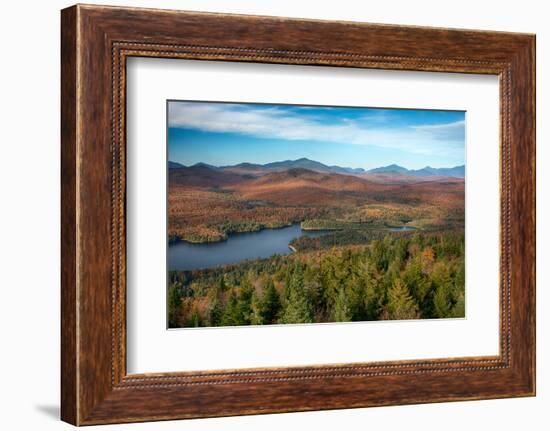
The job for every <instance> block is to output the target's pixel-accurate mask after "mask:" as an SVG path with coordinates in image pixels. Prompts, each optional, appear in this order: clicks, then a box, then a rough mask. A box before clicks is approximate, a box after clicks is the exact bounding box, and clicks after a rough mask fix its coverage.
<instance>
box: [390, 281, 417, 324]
mask: <svg viewBox="0 0 550 431" xmlns="http://www.w3.org/2000/svg"><path fill="white" fill-rule="evenodd" d="M385 311H386V313H385V314H386V316H384V317H386V318H388V319H390V320H405V319H417V318H418V317H419V312H418V305H417V304H416V302H415V300H414V299H413V297H412V296H411V294H410V292H409V290H408V289H407V287H406V286H405V285H404V284H403V282H402V281H401V280H395V281H394V283H393V285H392V287H391V288H390V289H389V291H388V303H387V305H386V309H385Z"/></svg>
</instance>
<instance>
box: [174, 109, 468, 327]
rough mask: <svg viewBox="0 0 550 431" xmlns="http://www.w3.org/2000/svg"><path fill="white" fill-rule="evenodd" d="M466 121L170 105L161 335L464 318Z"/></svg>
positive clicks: (412, 112) (391, 112)
mask: <svg viewBox="0 0 550 431" xmlns="http://www.w3.org/2000/svg"><path fill="white" fill-rule="evenodd" d="M465 130H466V124H465V112H464V111H443V110H426V109H388V108H367V107H338V106H314V105H285V104H260V103H230V102H198V101H178V100H169V101H168V102H167V184H168V192H167V202H168V205H167V211H168V215H167V222H168V228H167V270H168V282H167V327H168V328H171V329H175V328H195V327H224V326H225V327H227V326H247V325H274V324H277V325H280V324H318V323H336V322H365V321H380V320H385V321H390V320H411V319H439V318H464V317H465V301H466V298H465V262H464V219H465V212H464V211H465Z"/></svg>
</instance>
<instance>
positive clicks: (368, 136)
mask: <svg viewBox="0 0 550 431" xmlns="http://www.w3.org/2000/svg"><path fill="white" fill-rule="evenodd" d="M169 126H170V127H175V128H184V129H194V130H200V131H204V132H217V133H238V134H244V135H248V136H254V137H256V138H269V139H283V140H306V141H321V142H333V143H341V144H353V145H365V146H376V147H384V148H393V149H398V150H402V151H407V152H410V153H416V154H442V153H447V154H448V153H452V152H460V151H462V152H463V151H464V121H454V122H450V123H442V124H415V125H408V124H393V121H392V117H391V115H389V114H387V113H386V112H383V111H381V110H375V111H374V112H373V113H371V114H368V113H367V114H364V115H361V116H358V117H352V118H349V117H347V116H346V117H344V116H338V115H330V116H328V115H319V110H318V109H317V110H311V109H310V110H308V109H301V110H300V108H296V107H285V106H276V105H273V106H272V105H269V106H260V105H244V104H224V103H196V102H177V103H171V104H170V109H169Z"/></svg>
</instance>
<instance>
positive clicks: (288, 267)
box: [168, 230, 465, 328]
mask: <svg viewBox="0 0 550 431" xmlns="http://www.w3.org/2000/svg"><path fill="white" fill-rule="evenodd" d="M348 236H349V235H348ZM335 238H336V239H338V237H331V238H329V239H325V240H323V237H321V238H307V239H305V240H303V241H305V242H306V243H307V244H303V247H302V251H300V252H298V253H294V254H292V255H289V256H273V257H271V258H268V259H261V260H255V261H250V262H244V263H240V264H237V265H232V266H226V267H221V268H214V269H205V270H194V271H171V272H170V273H169V286H168V320H169V326H170V327H173V328H174V327H201V326H240V325H263V324H281V323H315V322H351V321H368V320H383V319H392V320H394V319H418V318H446V317H464V310H465V291H464V281H465V280H464V279H465V269H464V233H463V231H460V230H455V231H451V232H430V233H425V232H417V233H406V234H402V233H399V234H385V235H380V234H378V235H371V236H368V237H365V238H364V240H365V241H368V242H366V243H363V244H355V245H354V244H353V241H348V242H346V241H345V238H346V236H345V235H344V236H342V238H343V241H344V242H343V243H342V244H337V241H336V240H335ZM323 241H325V243H324V242H323ZM327 241H330V244H332V245H330V244H328V243H327Z"/></svg>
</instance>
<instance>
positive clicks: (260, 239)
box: [168, 223, 330, 271]
mask: <svg viewBox="0 0 550 431" xmlns="http://www.w3.org/2000/svg"><path fill="white" fill-rule="evenodd" d="M329 232H330V231H323V230H302V229H301V228H300V223H296V224H293V225H291V226H287V227H283V228H280V229H263V230H260V231H258V232H246V233H235V234H231V235H229V238H228V239H227V241H221V242H211V243H203V244H192V243H189V242H186V241H177V242H174V243H171V244H170V245H169V247H168V270H170V271H175V270H179V271H184V270H190V269H204V268H214V267H216V266H220V265H227V264H232V263H238V262H242V261H244V260H253V259H261V258H266V257H271V256H273V255H274V254H280V255H284V254H290V253H292V250H290V249H289V248H288V244H289V243H290V241H292V240H293V239H295V238H299V237H301V236H310V237H317V236H321V235H325V234H327V233H329Z"/></svg>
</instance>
